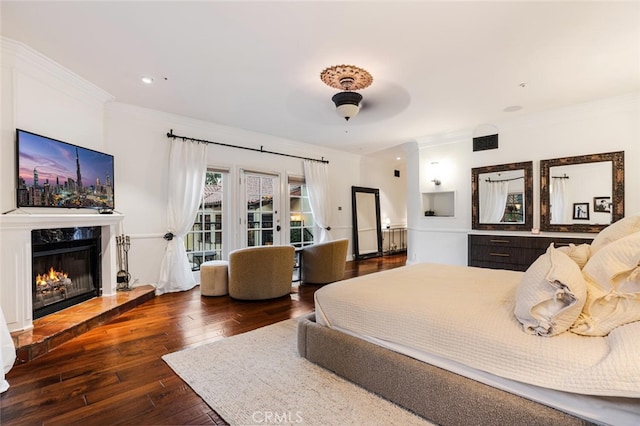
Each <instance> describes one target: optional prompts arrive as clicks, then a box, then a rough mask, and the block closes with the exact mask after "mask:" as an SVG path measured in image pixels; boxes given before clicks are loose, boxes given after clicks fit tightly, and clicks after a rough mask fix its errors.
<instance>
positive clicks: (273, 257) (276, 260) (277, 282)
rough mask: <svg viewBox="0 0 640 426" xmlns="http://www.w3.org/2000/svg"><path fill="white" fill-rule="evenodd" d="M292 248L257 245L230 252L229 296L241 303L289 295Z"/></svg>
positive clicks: (291, 275) (292, 262)
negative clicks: (241, 301)
mask: <svg viewBox="0 0 640 426" xmlns="http://www.w3.org/2000/svg"><path fill="white" fill-rule="evenodd" d="M294 253H295V249H294V248H293V247H292V246H260V247H247V248H242V249H237V250H234V251H232V252H231V253H229V296H231V297H232V298H234V299H240V300H264V299H274V298H276V297H281V296H285V295H287V294H289V293H290V292H291V279H292V277H293V265H294V262H295V259H294Z"/></svg>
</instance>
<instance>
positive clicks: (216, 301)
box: [0, 254, 406, 426]
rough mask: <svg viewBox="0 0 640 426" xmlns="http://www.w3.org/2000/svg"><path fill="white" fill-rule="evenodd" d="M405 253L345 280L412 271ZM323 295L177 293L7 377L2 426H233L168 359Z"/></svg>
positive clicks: (358, 265) (363, 265)
mask: <svg viewBox="0 0 640 426" xmlns="http://www.w3.org/2000/svg"><path fill="white" fill-rule="evenodd" d="M405 263H406V256H405V255H404V254H400V255H393V256H385V257H382V258H374V259H368V260H363V261H359V262H347V270H346V272H345V278H351V277H355V276H360V275H365V274H369V273H373V272H378V271H382V270H385V269H392V268H396V267H399V266H404V265H405ZM318 288H319V287H316V286H305V285H302V286H300V287H297V286H296V287H294V288H293V291H292V293H291V295H290V296H289V297H283V298H279V299H275V300H272V301H263V302H242V301H236V300H233V299H231V298H229V297H228V296H222V297H201V296H200V290H199V289H198V288H197V287H196V288H195V289H193V290H190V291H186V292H180V293H170V294H165V295H162V296H158V297H154V298H153V299H151V300H149V301H147V302H145V303H143V304H141V305H140V306H137V307H135V308H133V309H131V310H130V311H128V312H126V313H124V314H122V315H120V316H118V317H117V318H115V319H113V320H112V321H110V322H109V323H107V324H104V325H101V326H98V327H97V328H94V329H92V330H90V331H88V332H86V333H84V334H82V335H81V336H79V337H77V338H75V339H73V340H71V341H68V342H66V343H64V344H62V345H60V346H58V347H56V348H55V349H54V350H52V351H51V352H49V353H47V354H46V355H43V356H41V357H39V358H36V359H34V360H33V361H31V362H28V363H26V364H22V365H16V366H15V367H13V369H12V370H11V371H10V372H9V373H8V375H7V380H8V381H9V383H10V385H11V387H10V388H9V390H8V391H6V392H5V393H3V394H2V396H1V397H0V405H1V408H0V424H2V425H41V424H47V425H49V424H52V425H56V424H60V425H74V424H83V425H92V426H93V425H115V424H129V425H142V424H146V425H152V424H153V425H156V424H174V425H185V424H189V425H191V424H225V422H224V420H223V419H221V418H220V417H219V416H218V415H217V414H216V413H215V411H213V410H212V409H211V407H209V406H208V405H207V404H206V403H205V402H204V401H203V400H202V399H201V398H200V397H199V396H198V395H197V394H195V393H194V392H193V391H192V390H191V388H189V386H187V385H186V384H185V383H184V382H183V381H182V380H181V379H180V378H179V377H178V376H177V375H176V374H174V373H173V370H171V369H170V368H169V367H168V366H167V365H166V364H165V363H164V361H162V359H161V356H162V355H164V354H167V353H171V352H175V351H178V350H181V349H185V348H188V347H192V346H197V345H202V344H204V343H209V342H213V341H216V340H219V339H223V338H225V337H228V336H233V335H235V334H239V333H244V332H247V331H250V330H254V329H256V328H259V327H263V326H266V325H269V324H273V323H276V322H279V321H283V320H285V319H288V318H295V317H297V316H300V315H303V314H305V313H308V312H311V311H313V293H314V292H315V291H316V290H317V289H318Z"/></svg>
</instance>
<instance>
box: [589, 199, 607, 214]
mask: <svg viewBox="0 0 640 426" xmlns="http://www.w3.org/2000/svg"><path fill="white" fill-rule="evenodd" d="M593 212H594V213H611V197H593Z"/></svg>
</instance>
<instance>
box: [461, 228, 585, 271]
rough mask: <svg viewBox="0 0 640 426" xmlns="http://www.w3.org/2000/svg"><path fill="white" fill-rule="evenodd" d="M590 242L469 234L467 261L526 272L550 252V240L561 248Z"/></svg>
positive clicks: (581, 239) (474, 264) (484, 266)
mask: <svg viewBox="0 0 640 426" xmlns="http://www.w3.org/2000/svg"><path fill="white" fill-rule="evenodd" d="M591 241H592V240H591V239H589V238H555V237H533V236H531V237H525V236H519V235H513V236H512V235H485V234H469V236H468V244H469V247H468V255H469V258H468V264H469V266H478V267H482V268H493V269H511V270H516V271H525V270H526V269H527V268H528V267H529V266H530V265H531V264H532V263H533V262H535V261H536V259H537V258H538V257H539V256H540V255H541V254H543V253H544V252H546V251H547V248H548V247H549V244H551V243H554V246H555V247H561V246H566V245H569V244H571V243H573V244H583V243H587V244H588V243H590V242H591Z"/></svg>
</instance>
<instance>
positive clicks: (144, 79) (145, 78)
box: [140, 75, 153, 84]
mask: <svg viewBox="0 0 640 426" xmlns="http://www.w3.org/2000/svg"><path fill="white" fill-rule="evenodd" d="M140 80H141V81H142V82H143V83H144V84H151V83H153V77H151V76H150V75H143V76H141V77H140Z"/></svg>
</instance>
